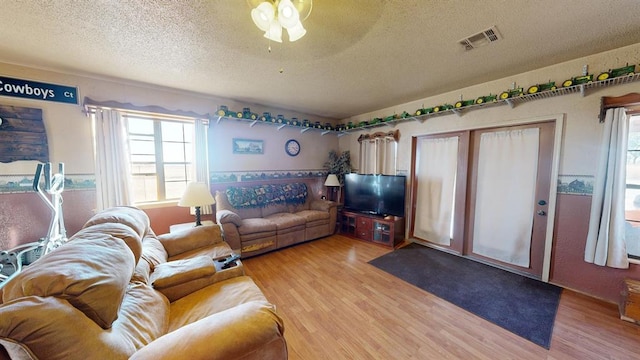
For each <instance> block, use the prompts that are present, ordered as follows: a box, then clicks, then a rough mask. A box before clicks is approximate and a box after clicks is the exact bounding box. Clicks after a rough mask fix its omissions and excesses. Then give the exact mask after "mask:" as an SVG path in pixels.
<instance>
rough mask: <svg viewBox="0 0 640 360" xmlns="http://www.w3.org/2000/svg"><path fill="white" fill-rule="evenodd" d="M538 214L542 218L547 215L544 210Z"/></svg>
mask: <svg viewBox="0 0 640 360" xmlns="http://www.w3.org/2000/svg"><path fill="white" fill-rule="evenodd" d="M536 214H538V215H540V216H545V215H547V213H546V212H545V211H544V210H538V211H537V212H536Z"/></svg>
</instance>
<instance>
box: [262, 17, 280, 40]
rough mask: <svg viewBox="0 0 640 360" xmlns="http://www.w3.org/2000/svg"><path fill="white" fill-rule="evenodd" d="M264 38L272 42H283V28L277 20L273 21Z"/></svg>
mask: <svg viewBox="0 0 640 360" xmlns="http://www.w3.org/2000/svg"><path fill="white" fill-rule="evenodd" d="M264 37H266V38H267V39H269V40H271V41H275V42H279V43H281V42H282V26H280V23H278V21H276V20H271V24H270V25H269V28H268V29H267V31H265V33H264Z"/></svg>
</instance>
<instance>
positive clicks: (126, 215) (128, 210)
mask: <svg viewBox="0 0 640 360" xmlns="http://www.w3.org/2000/svg"><path fill="white" fill-rule="evenodd" d="M103 223H121V224H125V225H127V226H129V227H130V228H132V229H133V230H135V232H137V233H138V236H139V237H140V238H143V237H144V236H145V235H146V233H147V231H148V230H149V229H150V223H149V217H148V216H147V214H146V213H145V212H144V211H142V210H140V209H138V208H136V207H132V206H116V207H112V208H109V209H105V210H103V211H101V212H99V213H97V214H95V215H94V216H92V217H91V218H90V219H89V221H87V222H86V223H85V224H84V226H83V228H86V227H89V226H92V225H96V224H103Z"/></svg>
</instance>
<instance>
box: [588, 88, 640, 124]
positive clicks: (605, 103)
mask: <svg viewBox="0 0 640 360" xmlns="http://www.w3.org/2000/svg"><path fill="white" fill-rule="evenodd" d="M617 107H626V108H629V107H630V108H631V111H632V112H640V94H638V93H629V94H627V95H622V96H603V97H602V98H601V99H600V115H599V116H598V118H599V119H600V122H601V123H602V122H604V115H605V113H606V112H607V109H612V108H617Z"/></svg>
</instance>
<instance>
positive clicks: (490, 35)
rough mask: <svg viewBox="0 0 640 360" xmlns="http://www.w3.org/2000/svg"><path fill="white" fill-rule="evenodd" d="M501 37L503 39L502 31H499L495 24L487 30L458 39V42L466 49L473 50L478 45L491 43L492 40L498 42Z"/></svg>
mask: <svg viewBox="0 0 640 360" xmlns="http://www.w3.org/2000/svg"><path fill="white" fill-rule="evenodd" d="M500 39H502V36H501V35H500V32H498V29H497V28H496V27H495V26H493V27H491V28H489V29H487V30H484V31H481V32H479V33H477V34H474V35H471V36H468V37H466V38H464V39H462V40H460V41H458V43H460V45H462V47H463V48H464V49H465V50H473V49H475V48H477V47H480V46H485V45H488V44H491V43H492V42H496V41H498V40H500Z"/></svg>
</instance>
